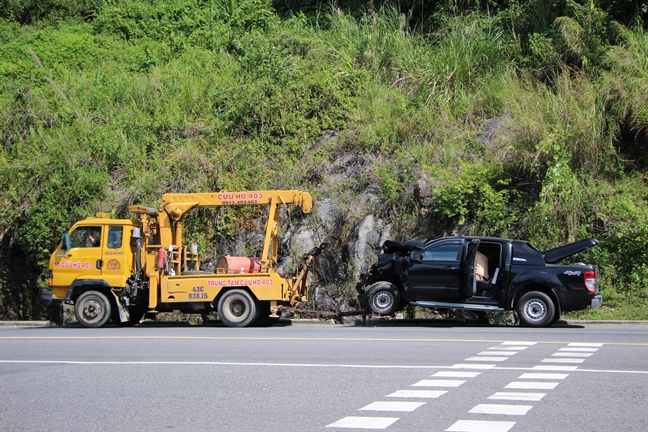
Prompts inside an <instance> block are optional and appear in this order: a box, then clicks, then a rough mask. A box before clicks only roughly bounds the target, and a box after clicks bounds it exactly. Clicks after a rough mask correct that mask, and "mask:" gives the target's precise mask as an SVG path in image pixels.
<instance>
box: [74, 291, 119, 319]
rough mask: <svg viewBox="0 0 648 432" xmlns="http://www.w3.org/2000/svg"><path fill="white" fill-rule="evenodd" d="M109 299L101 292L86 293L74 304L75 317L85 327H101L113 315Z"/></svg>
mask: <svg viewBox="0 0 648 432" xmlns="http://www.w3.org/2000/svg"><path fill="white" fill-rule="evenodd" d="M111 309H112V307H111V305H110V301H108V298H106V296H105V295H103V294H102V293H100V292H99V291H86V292H84V293H83V294H81V295H80V296H79V298H77V299H76V301H75V302H74V315H75V316H76V319H77V321H79V323H80V324H81V325H83V326H84V327H101V326H103V325H104V324H106V323H107V322H108V320H109V319H110V314H111Z"/></svg>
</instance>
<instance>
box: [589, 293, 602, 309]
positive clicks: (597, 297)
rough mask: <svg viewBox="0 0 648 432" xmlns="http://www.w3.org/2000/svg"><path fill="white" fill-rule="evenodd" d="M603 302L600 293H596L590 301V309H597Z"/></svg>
mask: <svg viewBox="0 0 648 432" xmlns="http://www.w3.org/2000/svg"><path fill="white" fill-rule="evenodd" d="M602 304H603V296H602V295H601V294H596V295H595V296H594V298H593V299H592V302H591V303H590V306H591V307H592V309H598V308H600V307H601V305H602Z"/></svg>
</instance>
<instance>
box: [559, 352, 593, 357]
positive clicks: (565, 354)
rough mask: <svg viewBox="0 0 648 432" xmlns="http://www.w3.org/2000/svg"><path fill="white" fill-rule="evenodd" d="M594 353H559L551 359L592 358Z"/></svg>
mask: <svg viewBox="0 0 648 432" xmlns="http://www.w3.org/2000/svg"><path fill="white" fill-rule="evenodd" d="M591 356H592V353H574V352H557V353H553V354H551V357H585V358H587V357H591Z"/></svg>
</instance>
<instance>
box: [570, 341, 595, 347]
mask: <svg viewBox="0 0 648 432" xmlns="http://www.w3.org/2000/svg"><path fill="white" fill-rule="evenodd" d="M567 346H568V347H597V348H600V347H602V346H603V344H602V343H584V342H572V343H570V344H569V345H567Z"/></svg>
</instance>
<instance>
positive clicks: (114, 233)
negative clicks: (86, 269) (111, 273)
mask: <svg viewBox="0 0 648 432" xmlns="http://www.w3.org/2000/svg"><path fill="white" fill-rule="evenodd" d="M122 233H123V227H121V226H111V227H108V249H119V248H120V247H121V246H122Z"/></svg>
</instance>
